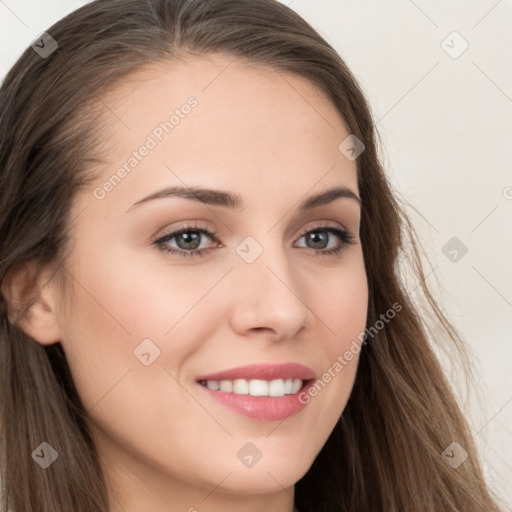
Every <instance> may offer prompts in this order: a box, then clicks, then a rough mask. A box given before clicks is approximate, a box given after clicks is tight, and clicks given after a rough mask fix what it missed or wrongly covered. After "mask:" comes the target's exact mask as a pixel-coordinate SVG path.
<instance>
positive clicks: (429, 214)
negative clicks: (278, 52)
mask: <svg viewBox="0 0 512 512" xmlns="http://www.w3.org/2000/svg"><path fill="white" fill-rule="evenodd" d="M85 3H87V2H85V1H80V0H44V1H41V0H37V1H36V0H0V77H1V78H2V79H3V77H4V76H5V74H6V72H7V70H8V69H9V68H10V67H11V66H12V65H13V64H14V62H15V61H16V59H17V58H18V57H19V55H20V54H21V53H22V51H23V50H24V49H25V48H26V47H27V46H29V45H30V43H31V42H32V41H33V40H34V39H35V38H36V37H37V36H38V35H39V34H40V33H41V32H43V31H45V30H46V29H48V28H49V26H50V25H52V24H53V23H54V22H55V21H57V20H58V19H60V18H62V17H63V16H64V15H66V14H68V13H69V12H71V11H73V10H74V9H76V8H78V7H80V6H82V5H84V4H85ZM282 3H284V4H287V5H289V6H290V7H291V8H292V9H294V10H295V11H296V12H298V13H299V14H301V15H302V16H303V17H304V18H305V19H306V20H307V21H308V22H309V23H310V24H311V25H313V27H314V28H315V29H316V30H318V31H319V32H320V34H321V35H322V36H323V37H324V38H326V39H327V41H328V42H329V43H330V44H331V45H332V46H334V48H335V49H336V50H337V51H338V52H339V53H340V55H341V57H342V58H343V59H344V60H345V62H346V63H347V64H348V66H349V68H350V69H351V70H352V71H353V72H354V74H355V75H356V77H357V79H358V80H359V82H360V84H361V85H362V87H363V90H364V92H365V94H366V97H367V99H368V101H369V102H370V106H371V108H372V111H373V115H374V118H375V122H376V126H377V129H378V131H379V133H380V136H381V138H382V142H383V144H382V145H383V148H382V159H383V163H384V165H385V168H386V169H387V172H388V175H389V177H390V180H391V181H392V183H393V185H394V186H395V188H396V190H397V192H398V193H399V195H400V197H402V198H403V199H405V200H407V201H408V202H410V203H411V205H413V206H414V208H412V207H411V208H408V209H407V213H408V214H409V215H410V218H411V220H412V221H413V224H414V226H415V229H416V230H417V232H418V234H419V236H420V239H421V241H422V247H423V249H424V251H425V252H426V254H427V256H428V259H429V261H430V263H431V265H432V266H431V267H428V266H427V274H428V277H427V280H428V284H429V285H431V286H433V288H434V290H433V291H434V293H435V296H436V297H437V298H438V299H439V300H440V302H441V304H442V307H443V309H444V310H445V312H446V313H447V314H448V316H449V318H450V320H451V321H452V322H453V323H454V324H455V326H456V327H458V328H459V330H460V331H461V333H462V335H463V337H464V338H465V340H466V341H467V344H468V348H469V350H470V353H471V354H472V356H473V357H474V364H475V368H476V372H477V375H478V376H479V380H478V381H477V388H478V391H479V392H480V393H482V395H483V396H484V398H485V403H484V404H483V405H484V407H483V408H479V407H476V408H475V407H474V406H473V408H471V407H470V406H469V405H468V409H467V414H468V415H469V416H470V418H469V419H470V425H471V430H472V433H473V436H474V439H475V441H476V443H477V446H478V447H479V449H480V454H481V458H482V459H483V464H484V470H485V472H486V476H487V479H488V482H489V485H490V486H491V488H492V489H493V490H495V491H496V493H497V494H498V495H499V496H500V497H501V498H502V500H503V501H504V505H505V503H506V504H508V507H510V505H511V504H512V378H511V374H512V372H511V369H510V368H509V366H510V362H511V361H512V338H511V336H510V328H511V327H512V324H511V319H512V272H511V269H510V264H511V262H512V229H511V226H512V159H511V151H510V148H511V143H510V142H511V141H510V138H511V136H512V30H511V29H512V0H499V1H496V0H478V1H476V0H457V1H453V0H452V1H451V2H443V1H442V0H431V1H429V2H427V1H425V0H421V1H420V0H416V1H412V0H393V1H387V2H382V1H380V2H379V1H378V0H363V1H361V0H360V1H356V0H315V1H314V2H313V1H312V0H292V1H290V0H282ZM454 32H456V34H454ZM466 46H467V49H466V50H465V51H463V50H464V49H465V47H466ZM453 237H456V238H457V239H458V242H456V243H458V244H459V247H462V246H461V245H460V244H464V246H465V247H466V248H467V252H466V253H465V254H464V255H462V256H461V254H462V252H461V251H460V249H456V250H457V251H458V252H457V255H455V254H454V253H453V252H451V255H450V251H453V249H454V247H455V246H454V247H452V246H450V245H448V246H446V244H447V243H448V241H449V240H451V239H452V238H453ZM452 243H453V242H452ZM443 248H444V249H443ZM453 259H456V261H452V260H453ZM438 283H439V284H438ZM443 364H444V363H443ZM447 372H448V368H447ZM453 384H454V386H455V387H456V390H457V392H459V391H458V390H460V389H462V388H461V383H460V382H457V381H454V382H453ZM460 393H462V392H460ZM461 396H462V394H461ZM461 400H462V399H461ZM461 405H463V407H464V406H465V405H464V404H461ZM510 510H512V508H511V509H510Z"/></svg>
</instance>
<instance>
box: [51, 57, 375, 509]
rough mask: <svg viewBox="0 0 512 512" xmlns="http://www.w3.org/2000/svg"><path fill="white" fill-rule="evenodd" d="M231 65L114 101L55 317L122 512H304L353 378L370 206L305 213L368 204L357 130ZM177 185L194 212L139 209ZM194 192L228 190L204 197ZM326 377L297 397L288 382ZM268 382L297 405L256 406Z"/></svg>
mask: <svg viewBox="0 0 512 512" xmlns="http://www.w3.org/2000/svg"><path fill="white" fill-rule="evenodd" d="M231 61H233V59H228V58H223V57H221V56H218V55H217V56H209V57H204V58H198V57H194V58H191V59H190V60H189V61H187V62H179V63H178V62H174V63H173V62H170V63H168V64H160V65H158V66H157V65H153V66H151V67H149V68H147V69H146V70H144V72H143V73H142V72H140V73H138V74H137V75H135V76H134V77H133V78H132V79H130V80H128V81H126V82H124V83H123V84H122V85H121V86H120V87H119V88H118V89H116V91H114V92H113V93H112V94H111V95H109V97H108V98H104V99H103V101H104V103H105V105H106V109H107V110H106V111H105V112H106V116H107V117H108V123H107V124H106V125H105V126H107V127H108V131H107V132H106V133H108V141H107V142H108V144H109V145H110V146H111V150H110V151H109V152H108V154H107V158H108V164H107V165H106V166H105V168H104V171H103V175H102V177H101V179H100V180H98V181H97V182H96V183H95V184H94V185H92V186H91V187H90V189H89V190H87V191H86V192H82V193H81V195H80V196H78V197H77V199H76V202H75V205H74V208H75V212H76V213H78V217H77V219H76V225H75V227H74V230H73V232H72V235H73V251H72V254H71V257H70V260H69V264H68V265H67V266H66V270H67V272H68V273H69V274H70V276H72V278H73V279H72V282H73V283H74V297H75V301H73V302H72V303H71V302H70V303H69V304H68V305H64V304H61V307H57V319H58V325H59V332H60V339H61V342H62V345H63V347H64V350H65V353H66V356H67V358H68V361H69V365H70V368H71V371H72V374H73V377H74V381H75V383H76V387H77V389H78V392H79V394H80V396H81V398H82V400H83V403H84V405H85V407H86V409H87V410H88V412H89V415H90V425H91V429H92V433H93V437H94V440H95V442H96V444H97V446H98V448H99V451H100V455H101V459H102V462H103V463H104V464H105V467H106V468H107V470H108V471H109V478H110V480H111V482H112V483H113V485H114V486H115V487H116V488H117V489H118V491H119V493H120V496H119V500H123V502H124V503H125V507H126V508H125V510H139V509H138V508H137V507H136V506H135V505H134V504H135V503H139V502H141V503H144V504H145V505H144V507H145V508H144V510H150V509H151V510H160V508H158V507H159V506H160V507H161V509H162V510H168V506H169V503H173V504H175V505H176V507H175V508H173V510H195V509H197V510H217V508H216V507H217V505H218V509H219V510H221V509H222V505H221V503H223V502H224V503H225V502H226V500H227V501H229V502H230V503H233V502H234V500H238V499H240V500H241V501H240V506H239V508H237V510H245V508H244V504H247V503H249V502H250V499H251V498H250V496H252V497H253V499H257V500H266V502H268V501H269V500H274V501H275V502H276V503H277V502H280V503H285V502H286V503H291V501H290V500H291V496H292V495H293V485H294V484H295V483H296V482H297V481H298V480H299V479H300V478H301V477H302V476H303V475H304V474H305V473H306V472H307V470H308V469H309V467H310V466H311V464H312V462H313V460H314V459H315V457H316V455H317V454H318V452H319V451H320V449H321V448H322V446H323V445H324V443H325V442H326V440H327V438H328V436H329V435H330V433H331V431H332V429H333V428H334V426H335V424H336V422H337V421H338V419H339V417H340V415H341V414H342V412H343V409H344V407H345V405H346V403H347V400H348V398H349V395H350V392H351V389H352V386H353V384H354V379H355V376H356V369H357V361H358V351H357V350H354V346H355V345H354V341H356V342H357V345H360V341H359V340H358V335H359V334H360V333H361V332H362V331H364V328H365V322H366V312H367V300H368V291H367V281H366V274H365V269H364V263H363V253H362V247H361V244H360V240H359V236H358V235H359V223H360V205H359V203H358V201H357V197H356V198H353V197H350V194H349V193H342V194H333V195H332V196H331V197H330V198H329V197H328V198H327V199H331V200H323V201H317V202H310V203H309V204H307V202H308V199H310V198H312V197H314V196H317V195H318V194H321V193H323V192H325V191H328V190H331V189H334V188H344V189H346V190H348V191H351V192H352V193H353V194H354V195H355V196H358V195H359V191H358V186H357V175H356V162H355V161H353V160H350V159H348V158H346V157H345V156H344V154H343V153H342V152H341V151H340V149H339V145H340V143H341V142H342V141H344V140H345V139H346V137H347V136H348V135H349V132H347V131H346V129H345V127H344V125H343V123H342V121H341V120H340V118H339V115H338V113H337V112H336V110H335V109H334V107H333V106H331V104H330V103H329V102H328V100H327V99H326V98H325V97H324V96H323V95H322V93H321V92H319V90H318V89H317V88H316V87H315V86H314V85H312V84H311V83H309V82H308V81H306V80H304V79H302V78H298V77H296V76H292V75H289V74H280V73H277V72H276V71H274V70H271V69H269V68H265V67H258V66H255V65H247V64H243V63H241V62H240V61H233V62H231ZM144 148H145V149H144ZM123 166H124V167H123ZM168 188H173V189H175V190H176V189H177V188H180V189H182V190H184V191H185V192H186V193H187V194H188V196H189V197H179V196H178V195H168V196H164V195H163V194H161V196H160V197H158V198H154V199H151V200H144V199H145V198H146V197H147V196H151V195H153V194H155V193H159V192H160V191H162V190H164V189H168ZM199 188H200V189H212V190H216V191H220V192H219V193H218V194H216V193H213V192H210V193H203V194H201V196H200V197H197V198H196V199H193V198H192V193H191V190H197V189H199ZM187 191H188V192H187ZM227 194H230V196H236V197H237V198H238V200H237V204H236V205H234V204H232V203H231V202H230V201H228V200H226V197H227V196H226V195H227ZM230 196H229V197H230ZM324 199H325V198H324ZM303 203H306V204H307V206H308V207H305V208H304V207H302V205H303ZM184 227H186V228H189V230H188V232H186V233H185V234H183V233H182V234H181V235H174V236H172V235H171V236H168V237H167V238H164V235H166V234H168V233H169V232H170V231H172V230H183V228H184ZM329 228H333V229H332V230H330V229H329ZM335 229H340V230H348V231H349V232H350V234H351V235H352V237H353V243H352V244H348V243H347V239H346V237H345V235H343V231H342V233H341V235H340V234H337V232H336V231H335ZM203 230H204V231H203ZM307 233H309V234H307ZM156 241H159V243H158V244H157V243H156ZM339 248H341V251H338V252H334V251H335V250H336V249H339ZM168 251H173V252H168ZM197 251H201V252H200V253H199V254H197ZM330 251H331V252H330ZM351 347H352V349H351ZM348 350H351V351H352V353H353V358H352V359H351V360H350V361H348V360H346V358H344V356H343V355H344V354H345V353H346V352H347V351H348ZM341 358H343V360H344V361H345V363H344V364H342V365H341V366H342V368H341V370H339V365H336V364H335V363H336V362H337V361H340V360H341ZM288 363H298V364H300V365H303V366H305V367H307V368H308V369H309V370H308V371H309V375H308V373H307V372H304V373H301V371H302V370H299V369H297V368H295V367H292V366H289V367H288V368H286V367H279V366H277V367H275V366H274V367H272V368H271V369H270V370H269V369H268V368H267V369H265V368H264V369H263V370H262V369H261V368H252V369H242V370H241V371H240V372H239V373H237V374H232V375H231V378H230V379H226V378H224V379H215V378H209V379H207V380H208V381H209V382H208V384H209V386H210V387H211V388H215V387H216V386H217V385H216V384H215V380H225V381H228V382H227V383H226V382H224V383H222V388H223V389H224V391H222V390H215V389H210V388H209V387H207V386H204V383H200V382H198V379H199V378H200V377H205V376H209V375H212V374H214V373H218V372H224V371H227V370H230V369H233V368H237V367H243V366H246V365H253V364H261V365H283V364H288ZM334 368H338V371H336V370H333V369H334ZM329 369H330V379H328V378H327V377H325V378H323V375H324V374H325V372H328V371H329ZM272 370H275V373H272ZM251 371H252V373H251ZM244 376H245V377H246V379H244ZM313 376H314V379H313V380H312V381H311V382H310V383H306V384H305V385H304V386H303V387H302V388H301V389H299V391H296V392H295V393H292V394H291V395H290V394H289V393H290V384H287V383H286V382H285V380H287V379H289V378H292V379H293V378H299V379H301V380H303V379H306V378H308V377H309V378H313ZM258 377H260V378H259V379H258ZM279 378H282V379H283V383H281V382H279ZM234 380H237V381H239V382H235V383H234V386H235V388H236V391H237V393H235V392H233V391H232V392H229V391H228V390H229V389H230V381H234ZM243 380H248V381H254V382H248V384H247V385H246V384H245V383H244V382H243ZM316 380H320V381H322V382H323V384H322V385H321V386H319V385H318V384H317V387H319V388H320V391H317V393H316V395H315V396H310V395H309V394H308V393H305V390H307V388H308V384H311V383H312V384H314V383H315V381H316ZM258 381H265V382H258ZM269 381H277V382H274V383H272V384H271V385H270V389H271V393H273V394H276V395H279V394H282V392H283V389H284V391H285V392H286V393H288V394H287V395H286V396H284V397H279V396H275V397H264V396H256V397H253V396H249V395H247V394H243V393H245V392H246V391H247V390H248V389H249V391H250V392H251V393H252V394H256V395H257V394H258V393H263V394H264V393H265V392H266V390H267V389H268V384H267V383H268V382H269ZM326 381H327V382H326ZM292 382H293V381H292ZM220 385H221V384H219V386H220ZM298 385H302V382H300V383H299V384H298ZM295 390H296V388H295V387H293V390H292V391H295ZM221 393H222V394H223V397H224V398H227V399H228V401H229V402H230V404H231V405H229V404H228V403H227V402H226V401H223V400H221V401H219V400H217V399H216V397H218V396H219V394H221ZM299 395H300V396H299ZM248 500H249V501H248ZM164 503H166V504H167V505H166V506H167V508H165V507H164ZM149 504H151V506H149ZM130 507H133V508H130ZM148 507H149V508H148ZM179 507H182V508H179ZM227 509H230V508H229V507H228V508H225V509H224V510H227ZM141 510H142V509H141ZM247 510H248V509H247ZM251 510H253V509H251ZM268 510H273V509H271V508H268ZM276 510H278V509H277V508H276Z"/></svg>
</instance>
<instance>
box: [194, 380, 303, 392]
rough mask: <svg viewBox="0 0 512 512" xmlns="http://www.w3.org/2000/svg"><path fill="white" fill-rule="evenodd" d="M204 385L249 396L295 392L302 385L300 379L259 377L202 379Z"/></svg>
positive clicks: (216, 389)
mask: <svg viewBox="0 0 512 512" xmlns="http://www.w3.org/2000/svg"><path fill="white" fill-rule="evenodd" d="M201 384H203V385H204V384H206V387H208V388H209V389H212V390H214V391H219V390H220V391H224V392H226V393H235V394H237V395H251V396H284V395H292V394H295V393H297V391H299V389H300V388H301V387H302V384H303V381H302V380H301V379H286V380H283V379H275V380H271V381H267V380H261V379H251V380H246V379H235V380H221V381H218V380H209V381H206V382H205V381H202V382H201Z"/></svg>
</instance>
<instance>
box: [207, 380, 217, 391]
mask: <svg viewBox="0 0 512 512" xmlns="http://www.w3.org/2000/svg"><path fill="white" fill-rule="evenodd" d="M206 386H207V387H209V388H210V389H213V390H214V391H218V390H219V389H220V382H219V381H218V380H209V381H207V382H206Z"/></svg>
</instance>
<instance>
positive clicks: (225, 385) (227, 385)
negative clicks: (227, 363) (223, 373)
mask: <svg viewBox="0 0 512 512" xmlns="http://www.w3.org/2000/svg"><path fill="white" fill-rule="evenodd" d="M220 390H221V391H229V392H232V391H233V381H231V380H221V381H220Z"/></svg>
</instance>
